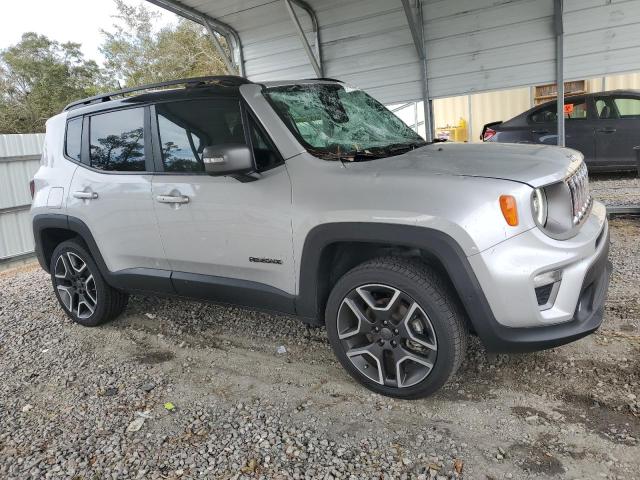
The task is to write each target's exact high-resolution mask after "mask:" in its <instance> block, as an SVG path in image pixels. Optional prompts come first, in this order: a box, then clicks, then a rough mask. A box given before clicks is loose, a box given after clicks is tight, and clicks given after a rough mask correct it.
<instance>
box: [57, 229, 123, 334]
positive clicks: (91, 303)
mask: <svg viewBox="0 0 640 480" xmlns="http://www.w3.org/2000/svg"><path fill="white" fill-rule="evenodd" d="M50 272H51V282H52V283H53V290H54V292H55V294H56V297H57V298H58V302H59V303H60V306H61V307H62V309H63V310H64V311H65V313H66V314H67V315H68V316H69V317H70V318H71V319H72V320H73V321H74V322H76V323H78V324H80V325H83V326H85V327H95V326H98V325H102V324H103V323H105V322H108V321H109V320H111V319H113V318H115V317H117V316H118V315H119V314H120V313H122V311H123V310H124V309H125V307H126V305H127V301H128V298H129V296H128V295H127V294H125V293H122V292H120V291H118V290H116V289H114V288H112V287H111V286H110V285H108V284H107V282H106V281H105V280H104V278H103V277H102V274H101V273H100V270H99V269H98V266H97V265H96V263H95V261H94V260H93V258H92V257H91V255H90V254H89V252H88V251H87V248H86V247H85V246H84V244H82V243H81V242H80V241H78V240H75V239H74V240H67V241H65V242H62V243H61V244H60V245H58V246H57V247H56V248H55V250H54V251H53V254H52V255H51V265H50Z"/></svg>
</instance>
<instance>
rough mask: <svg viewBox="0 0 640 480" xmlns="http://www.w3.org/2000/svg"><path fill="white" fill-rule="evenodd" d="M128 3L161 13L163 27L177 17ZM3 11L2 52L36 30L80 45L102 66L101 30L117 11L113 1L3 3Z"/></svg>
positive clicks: (140, 0)
mask: <svg viewBox="0 0 640 480" xmlns="http://www.w3.org/2000/svg"><path fill="white" fill-rule="evenodd" d="M125 1H126V3H128V4H129V5H139V4H145V5H146V6H147V7H148V8H149V9H151V10H153V11H157V12H161V14H162V17H161V19H160V23H161V24H166V23H170V22H174V21H175V20H176V18H177V17H176V16H175V15H174V14H172V13H170V12H167V11H165V10H163V9H161V8H159V7H156V6H155V5H153V4H151V3H149V2H147V1H144V0H125ZM1 12H2V13H1V15H2V28H0V50H2V49H5V48H7V47H9V46H11V45H14V44H16V43H18V42H19V41H20V37H21V36H22V34H23V33H25V32H29V31H33V32H36V33H40V34H43V35H46V36H47V37H49V38H50V39H51V40H57V41H59V42H69V41H73V42H78V43H80V44H82V52H83V53H84V55H85V57H86V58H88V59H93V60H96V61H97V62H98V63H102V60H103V57H102V55H101V54H100V52H99V50H98V47H99V46H100V44H101V43H102V35H101V34H100V29H105V30H108V29H110V27H111V26H112V25H113V23H114V19H113V18H112V16H113V15H115V14H116V13H117V10H116V7H115V2H114V1H113V0H18V1H16V0H3V1H2V5H1Z"/></svg>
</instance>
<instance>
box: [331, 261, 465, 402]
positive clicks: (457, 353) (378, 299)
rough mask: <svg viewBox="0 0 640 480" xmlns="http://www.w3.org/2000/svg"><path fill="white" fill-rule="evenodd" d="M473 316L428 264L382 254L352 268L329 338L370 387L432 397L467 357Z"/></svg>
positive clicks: (342, 283) (339, 290)
mask: <svg viewBox="0 0 640 480" xmlns="http://www.w3.org/2000/svg"><path fill="white" fill-rule="evenodd" d="M464 319H465V314H464V311H463V310H462V308H461V307H460V305H459V303H458V301H457V299H456V297H455V295H453V293H452V292H451V291H450V287H449V286H448V283H447V282H446V281H445V280H444V279H443V278H442V277H441V276H440V275H439V274H438V273H437V272H436V271H435V270H433V269H432V268H430V267H428V266H427V265H425V264H424V263H422V262H420V261H417V260H413V259H407V258H403V257H381V258H376V259H373V260H370V261H367V262H365V263H363V264H361V265H359V266H357V267H355V268H354V269H352V270H351V271H349V272H347V273H346V274H345V275H344V276H343V277H342V278H340V280H338V282H337V283H336V285H335V287H334V288H333V290H332V292H331V294H330V295H329V300H328V302H327V308H326V316H325V321H326V327H327V334H328V337H329V342H330V343H331V347H332V348H333V351H334V353H335V354H336V356H337V357H338V360H339V361H340V363H341V364H342V366H343V367H344V368H345V369H346V370H347V372H349V374H350V375H351V376H352V377H353V378H355V379H356V380H357V381H358V382H360V383H361V384H362V385H364V386H365V387H367V388H368V389H370V390H372V391H374V392H376V393H380V394H382V395H387V396H390V397H397V398H404V399H415V398H421V397H426V396H428V395H431V394H432V393H434V392H436V391H437V390H438V389H439V388H440V387H442V386H443V385H444V384H445V383H446V382H447V381H448V380H449V379H450V378H451V376H453V374H454V373H455V372H456V370H457V369H458V367H459V366H460V364H461V363H462V361H463V359H464V355H465V353H466V346H467V330H466V323H465V320H464Z"/></svg>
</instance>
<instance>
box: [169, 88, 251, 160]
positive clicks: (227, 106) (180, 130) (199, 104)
mask: <svg viewBox="0 0 640 480" xmlns="http://www.w3.org/2000/svg"><path fill="white" fill-rule="evenodd" d="M156 113H157V116H158V130H159V133H160V147H161V151H162V162H163V165H164V170H165V172H204V163H203V162H202V152H203V151H204V149H205V147H208V146H212V145H220V144H224V143H246V141H245V135H244V129H243V126H242V117H241V115H240V103H239V101H238V100H234V99H211V100H189V101H184V102H170V103H161V104H158V105H156Z"/></svg>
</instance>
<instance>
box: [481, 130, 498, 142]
mask: <svg viewBox="0 0 640 480" xmlns="http://www.w3.org/2000/svg"><path fill="white" fill-rule="evenodd" d="M495 134H496V131H495V130H494V129H493V128H487V129H486V130H485V131H484V135H483V136H482V141H483V142H486V141H487V140H489V139H490V138H491V137H493V136H494V135H495Z"/></svg>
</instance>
